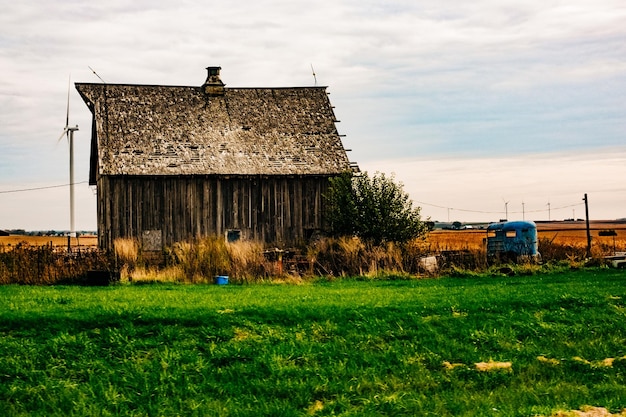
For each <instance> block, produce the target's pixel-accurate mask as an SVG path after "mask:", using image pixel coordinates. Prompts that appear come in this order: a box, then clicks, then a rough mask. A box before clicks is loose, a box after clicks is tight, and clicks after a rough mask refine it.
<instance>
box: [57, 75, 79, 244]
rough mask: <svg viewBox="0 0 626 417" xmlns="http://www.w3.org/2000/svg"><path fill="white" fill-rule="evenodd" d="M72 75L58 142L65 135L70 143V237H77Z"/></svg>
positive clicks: (68, 85) (75, 128)
mask: <svg viewBox="0 0 626 417" xmlns="http://www.w3.org/2000/svg"><path fill="white" fill-rule="evenodd" d="M70 80H71V77H70V78H69V79H68V81H67V109H66V113H65V127H64V128H63V133H61V136H59V139H58V140H57V143H58V142H59V141H60V140H61V139H63V136H64V135H65V136H66V137H67V141H68V143H69V145H70V237H76V228H75V223H74V132H76V131H77V130H78V125H76V126H74V127H70V83H71V81H70Z"/></svg>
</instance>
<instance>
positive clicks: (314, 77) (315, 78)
mask: <svg viewBox="0 0 626 417" xmlns="http://www.w3.org/2000/svg"><path fill="white" fill-rule="evenodd" d="M311 71H312V72H313V79H314V80H315V86H316V87H317V77H316V76H315V70H314V69H313V64H311Z"/></svg>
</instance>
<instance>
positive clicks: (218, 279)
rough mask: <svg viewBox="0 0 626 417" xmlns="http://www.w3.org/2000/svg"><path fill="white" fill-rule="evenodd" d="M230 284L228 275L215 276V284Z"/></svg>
mask: <svg viewBox="0 0 626 417" xmlns="http://www.w3.org/2000/svg"><path fill="white" fill-rule="evenodd" d="M226 284H228V275H218V276H216V277H215V285H226Z"/></svg>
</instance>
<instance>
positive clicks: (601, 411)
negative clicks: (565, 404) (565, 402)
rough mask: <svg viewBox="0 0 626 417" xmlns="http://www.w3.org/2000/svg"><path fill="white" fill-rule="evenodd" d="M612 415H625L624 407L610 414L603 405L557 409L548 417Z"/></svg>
mask: <svg viewBox="0 0 626 417" xmlns="http://www.w3.org/2000/svg"><path fill="white" fill-rule="evenodd" d="M614 416H626V409H625V410H622V412H621V413H620V414H611V413H610V412H609V410H607V409H606V408H604V407H591V406H585V407H581V409H580V410H572V411H557V412H556V413H554V414H551V415H550V417H614Z"/></svg>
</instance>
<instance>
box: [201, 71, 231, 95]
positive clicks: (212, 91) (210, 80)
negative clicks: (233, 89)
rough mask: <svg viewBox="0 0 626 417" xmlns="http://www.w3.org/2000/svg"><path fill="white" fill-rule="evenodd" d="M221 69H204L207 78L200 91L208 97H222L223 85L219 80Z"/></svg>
mask: <svg viewBox="0 0 626 417" xmlns="http://www.w3.org/2000/svg"><path fill="white" fill-rule="evenodd" d="M221 69H222V67H206V70H207V77H206V81H205V82H204V84H202V91H203V92H204V93H205V94H207V95H209V96H223V95H224V86H225V85H226V84H224V83H223V82H222V80H221V78H220V70H221Z"/></svg>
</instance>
